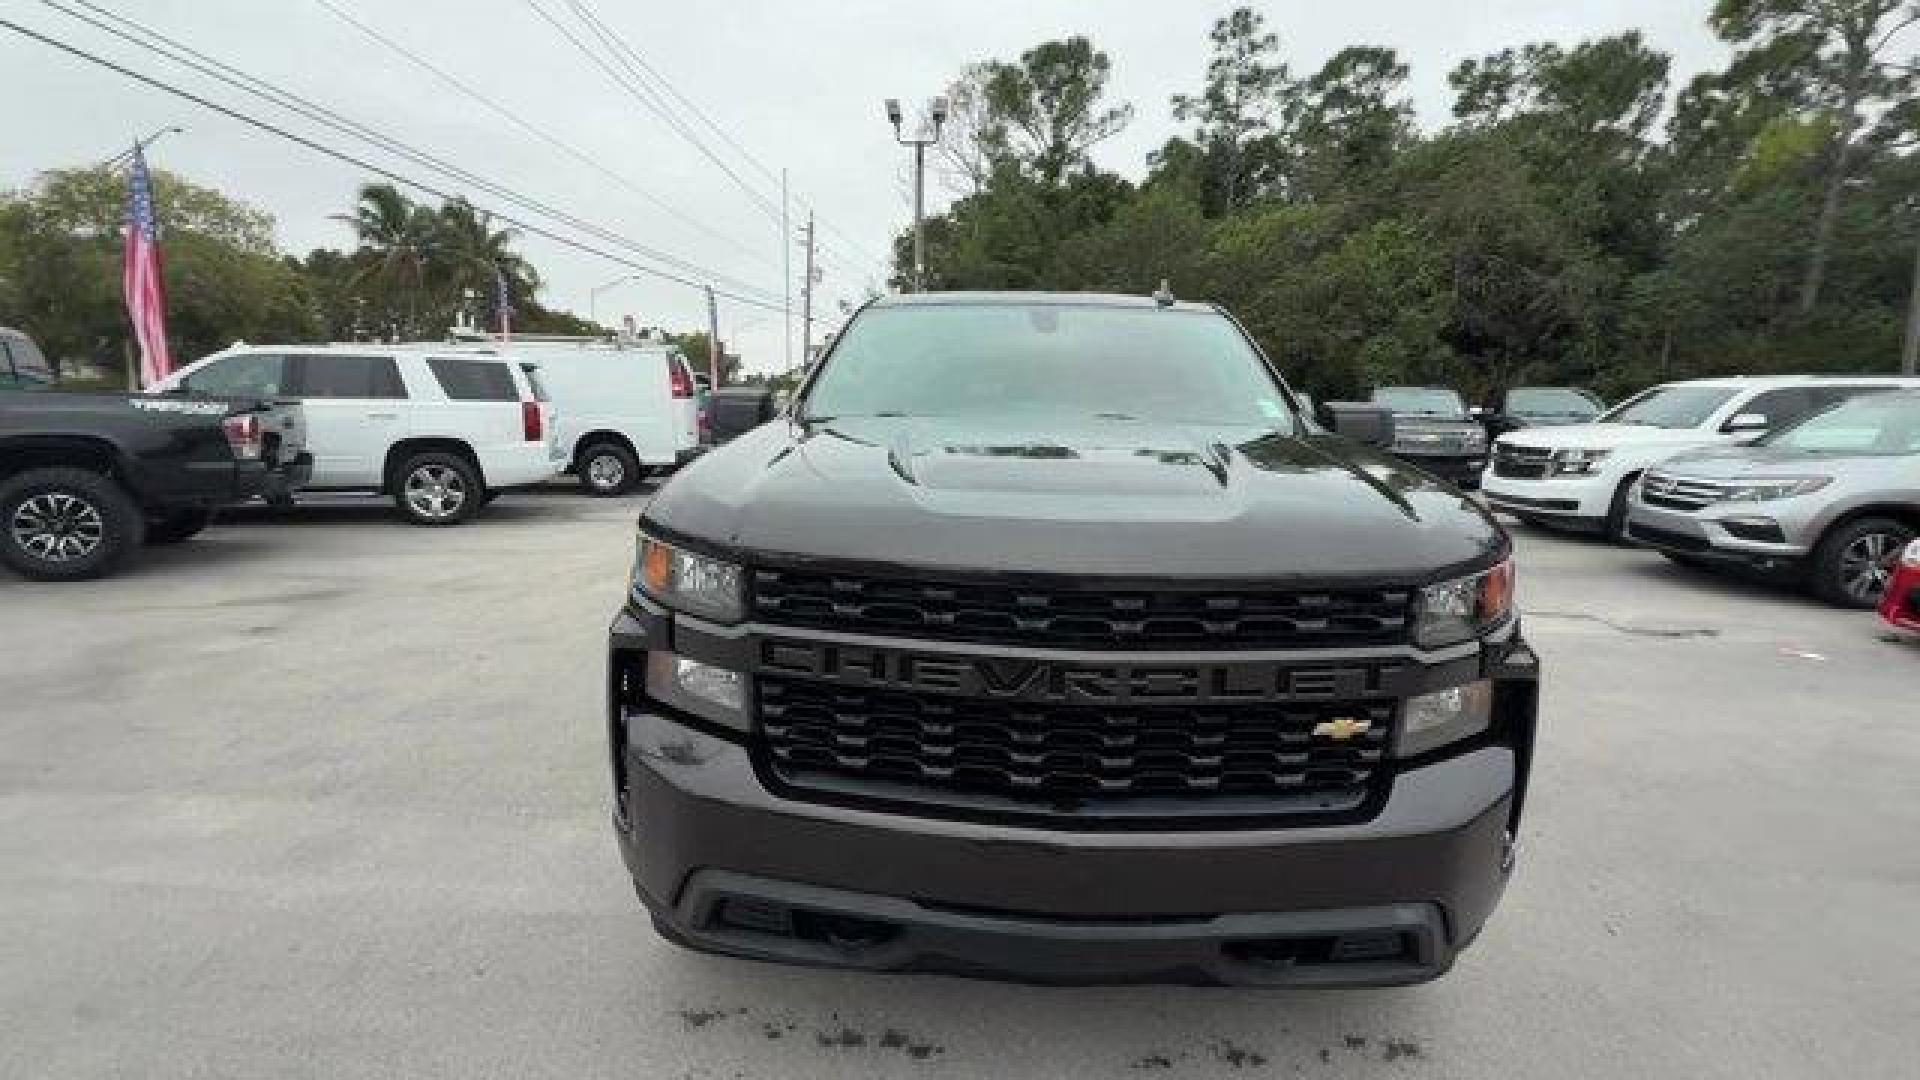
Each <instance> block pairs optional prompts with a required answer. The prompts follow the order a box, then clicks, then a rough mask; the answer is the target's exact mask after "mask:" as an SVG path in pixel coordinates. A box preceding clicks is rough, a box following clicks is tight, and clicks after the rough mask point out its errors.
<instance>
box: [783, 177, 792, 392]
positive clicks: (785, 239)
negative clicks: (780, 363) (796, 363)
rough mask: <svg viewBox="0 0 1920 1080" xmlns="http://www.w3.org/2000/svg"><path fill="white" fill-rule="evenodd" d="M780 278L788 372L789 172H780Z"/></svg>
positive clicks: (789, 346)
mask: <svg viewBox="0 0 1920 1080" xmlns="http://www.w3.org/2000/svg"><path fill="white" fill-rule="evenodd" d="M780 277H781V279H782V280H783V281H784V282H785V283H786V299H785V300H784V301H782V303H781V308H780V314H781V315H782V317H784V318H785V319H786V323H787V332H786V334H785V335H784V337H783V338H782V340H781V345H782V346H784V347H785V349H786V363H787V367H786V370H788V371H792V370H793V228H792V226H790V225H788V224H787V170H785V169H781V170H780Z"/></svg>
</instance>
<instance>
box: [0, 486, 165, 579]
mask: <svg viewBox="0 0 1920 1080" xmlns="http://www.w3.org/2000/svg"><path fill="white" fill-rule="evenodd" d="M144 526H145V522H144V521H143V520H142V518H141V516H140V508H139V507H138V506H135V505H134V502H133V500H132V499H131V498H129V497H128V495H127V493H126V492H124V491H122V490H121V489H120V486H119V485H118V484H116V483H114V482H113V480H112V479H110V478H108V477H105V476H101V475H100V474H99V473H93V472H87V471H86V470H84V469H31V470H28V471H27V472H23V473H19V474H17V475H15V476H14V477H12V478H10V479H9V480H7V481H6V482H5V483H0V561H4V562H5V563H6V564H7V565H8V566H10V567H12V568H13V569H14V570H15V571H17V572H19V573H20V574H21V575H22V576H24V577H29V578H33V579H34V580H36V581H79V580H82V579H85V578H96V577H104V576H105V575H107V574H110V573H112V572H113V571H114V569H115V568H117V567H118V566H119V565H120V563H121V562H122V561H123V560H125V559H126V557H127V556H128V555H129V554H130V553H131V552H133V551H134V550H135V549H137V548H139V546H140V544H141V543H142V542H143V540H144V539H145V531H146V530H145V528H144Z"/></svg>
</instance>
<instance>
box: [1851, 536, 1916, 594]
mask: <svg viewBox="0 0 1920 1080" xmlns="http://www.w3.org/2000/svg"><path fill="white" fill-rule="evenodd" d="M1906 546H1907V538H1906V537H1904V536H1901V535H1899V534H1896V533H1886V532H1871V533H1867V534H1866V535H1864V536H1859V537H1856V538H1855V539H1854V541H1853V543H1851V544H1848V545H1847V548H1846V550H1845V551H1842V552H1841V553H1840V587H1841V588H1843V589H1845V590H1846V591H1847V595H1848V596H1851V597H1853V598H1854V599H1855V600H1860V601H1867V600H1877V599H1879V598H1880V594H1881V593H1883V592H1885V591H1886V589H1887V582H1889V581H1891V580H1893V564H1894V562H1895V561H1896V560H1898V559H1899V558H1900V551H1901V549H1902V548H1905V547H1906Z"/></svg>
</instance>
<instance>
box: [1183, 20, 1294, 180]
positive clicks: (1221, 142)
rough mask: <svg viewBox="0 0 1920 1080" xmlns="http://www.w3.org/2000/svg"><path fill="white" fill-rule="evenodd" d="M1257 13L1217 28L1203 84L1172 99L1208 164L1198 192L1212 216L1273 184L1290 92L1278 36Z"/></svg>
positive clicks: (1221, 23) (1223, 23)
mask: <svg viewBox="0 0 1920 1080" xmlns="http://www.w3.org/2000/svg"><path fill="white" fill-rule="evenodd" d="M1264 27H1265V19H1264V17H1263V16H1262V15H1261V14H1260V13H1259V12H1257V11H1254V10H1253V9H1252V8H1246V7H1241V8H1235V9H1234V10H1233V11H1232V12H1231V13H1230V14H1228V15H1227V16H1226V17H1224V18H1222V19H1219V20H1218V21H1216V22H1215V23H1214V24H1213V31H1212V33H1211V34H1210V35H1209V37H1210V38H1211V40H1212V42H1213V56H1212V57H1211V58H1210V59H1209V60H1208V61H1207V76H1206V87H1205V89H1203V90H1202V91H1201V92H1200V93H1199V94H1176V95H1174V97H1173V117H1174V119H1175V120H1182V121H1185V120H1191V121H1194V122H1195V124H1196V127H1195V129H1194V133H1193V145H1195V146H1197V147H1198V148H1199V150H1200V160H1201V161H1202V162H1203V163H1204V172H1203V174H1202V176H1203V179H1202V181H1201V184H1200V195H1201V198H1202V200H1203V205H1205V206H1206V208H1207V209H1208V210H1209V211H1210V212H1212V213H1216V214H1218V213H1224V212H1228V211H1231V210H1233V209H1235V208H1237V207H1239V206H1242V205H1244V204H1245V203H1246V202H1247V201H1248V200H1250V199H1252V198H1254V197H1256V196H1257V195H1258V194H1259V193H1260V192H1261V190H1262V188H1263V187H1265V186H1267V185H1270V184H1271V183H1272V182H1273V181H1274V180H1275V179H1276V172H1277V166H1278V164H1279V162H1278V161H1277V160H1276V154H1275V152H1274V151H1275V150H1276V148H1277V146H1276V144H1275V143H1274V142H1273V141H1272V138H1271V136H1272V120H1273V118H1274V117H1275V115H1277V114H1278V113H1279V112H1281V110H1282V109H1283V108H1284V106H1285V105H1286V103H1287V99H1288V95H1289V94H1290V93H1291V91H1292V88H1293V82H1292V79H1291V76H1290V75H1289V74H1288V71H1287V65H1286V64H1284V63H1281V62H1279V60H1278V56H1279V53H1280V39H1279V37H1278V36H1277V35H1275V34H1272V33H1269V32H1267V31H1266V30H1265V28H1264Z"/></svg>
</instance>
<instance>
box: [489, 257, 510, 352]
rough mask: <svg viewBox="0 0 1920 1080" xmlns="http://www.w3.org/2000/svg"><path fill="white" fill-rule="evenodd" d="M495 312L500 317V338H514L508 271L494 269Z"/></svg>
mask: <svg viewBox="0 0 1920 1080" xmlns="http://www.w3.org/2000/svg"><path fill="white" fill-rule="evenodd" d="M493 310H494V311H495V312H496V313H497V314H498V315H499V317H500V337H501V338H502V339H503V340H505V339H508V338H511V337H513V296H512V294H511V293H509V292H508V291H507V274H506V271H504V270H502V269H500V268H499V267H497V266H496V267H494V268H493Z"/></svg>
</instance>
